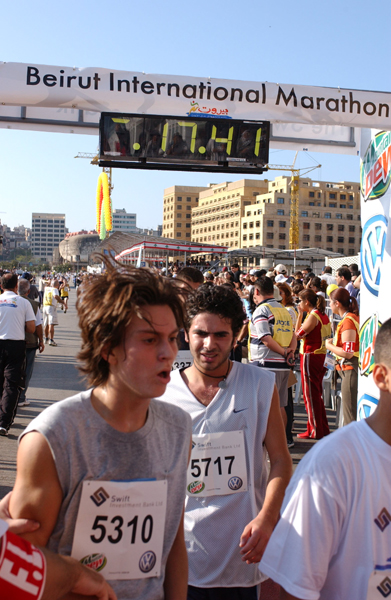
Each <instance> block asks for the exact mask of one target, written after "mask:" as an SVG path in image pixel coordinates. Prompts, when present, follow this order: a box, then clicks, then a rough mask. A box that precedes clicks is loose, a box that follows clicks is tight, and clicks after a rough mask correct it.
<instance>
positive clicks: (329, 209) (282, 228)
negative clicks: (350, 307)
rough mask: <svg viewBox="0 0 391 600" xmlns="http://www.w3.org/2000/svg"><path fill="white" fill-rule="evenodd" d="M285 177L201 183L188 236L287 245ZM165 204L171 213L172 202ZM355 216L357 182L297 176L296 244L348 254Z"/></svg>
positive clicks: (355, 240) (357, 233) (355, 244)
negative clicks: (323, 180) (325, 180)
mask: <svg viewBox="0 0 391 600" xmlns="http://www.w3.org/2000/svg"><path fill="white" fill-rule="evenodd" d="M290 181H291V177H290V176H289V177H287V176H280V177H276V178H275V179H274V180H272V181H269V180H267V179H264V180H250V179H242V180H239V181H235V182H223V183H219V184H210V185H209V186H208V188H203V190H202V191H200V192H199V202H198V206H196V207H195V208H193V209H192V216H191V241H193V242H201V243H211V244H221V245H225V246H229V247H230V248H234V249H235V248H237V249H238V248H252V247H255V246H262V247H266V248H275V249H280V250H285V249H287V250H288V249H289V228H290V203H291V194H290ZM169 189H174V188H169ZM166 191H168V190H165V192H166ZM168 206H169V210H170V213H169V214H172V212H173V211H172V210H171V208H170V207H171V206H172V204H169V205H168ZM165 208H167V203H166V205H165ZM174 216H175V211H174ZM360 218H361V217H360V185H359V184H358V183H356V182H345V181H343V182H337V183H329V182H318V181H312V180H311V179H309V178H300V180H299V248H321V249H324V250H328V251H330V252H338V253H341V254H343V255H345V256H354V255H356V254H357V253H358V252H359V250H360V244H361V226H360ZM163 219H164V214H163ZM186 226H187V225H186Z"/></svg>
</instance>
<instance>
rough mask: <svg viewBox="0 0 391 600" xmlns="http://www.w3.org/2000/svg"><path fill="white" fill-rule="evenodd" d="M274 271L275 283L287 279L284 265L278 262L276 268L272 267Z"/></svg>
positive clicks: (283, 281)
mask: <svg viewBox="0 0 391 600" xmlns="http://www.w3.org/2000/svg"><path fill="white" fill-rule="evenodd" d="M274 270H275V272H276V279H275V282H276V283H285V281H287V279H288V278H287V276H286V266H285V265H282V264H279V265H277V266H276V268H275V269H274Z"/></svg>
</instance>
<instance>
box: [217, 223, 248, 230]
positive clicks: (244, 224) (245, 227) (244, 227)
mask: <svg viewBox="0 0 391 600" xmlns="http://www.w3.org/2000/svg"><path fill="white" fill-rule="evenodd" d="M221 227H222V228H223V227H224V225H222V226H221ZM243 229H247V223H243Z"/></svg>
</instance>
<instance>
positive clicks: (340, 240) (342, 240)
mask: <svg viewBox="0 0 391 600" xmlns="http://www.w3.org/2000/svg"><path fill="white" fill-rule="evenodd" d="M344 242H345V238H344V237H342V236H339V237H338V244H343V243H344Z"/></svg>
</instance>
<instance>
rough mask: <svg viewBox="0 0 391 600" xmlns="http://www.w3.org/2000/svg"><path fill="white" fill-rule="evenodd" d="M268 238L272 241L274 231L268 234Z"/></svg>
mask: <svg viewBox="0 0 391 600" xmlns="http://www.w3.org/2000/svg"><path fill="white" fill-rule="evenodd" d="M266 237H267V239H268V240H272V239H273V237H274V234H273V232H272V231H268V232H267V234H266Z"/></svg>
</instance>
